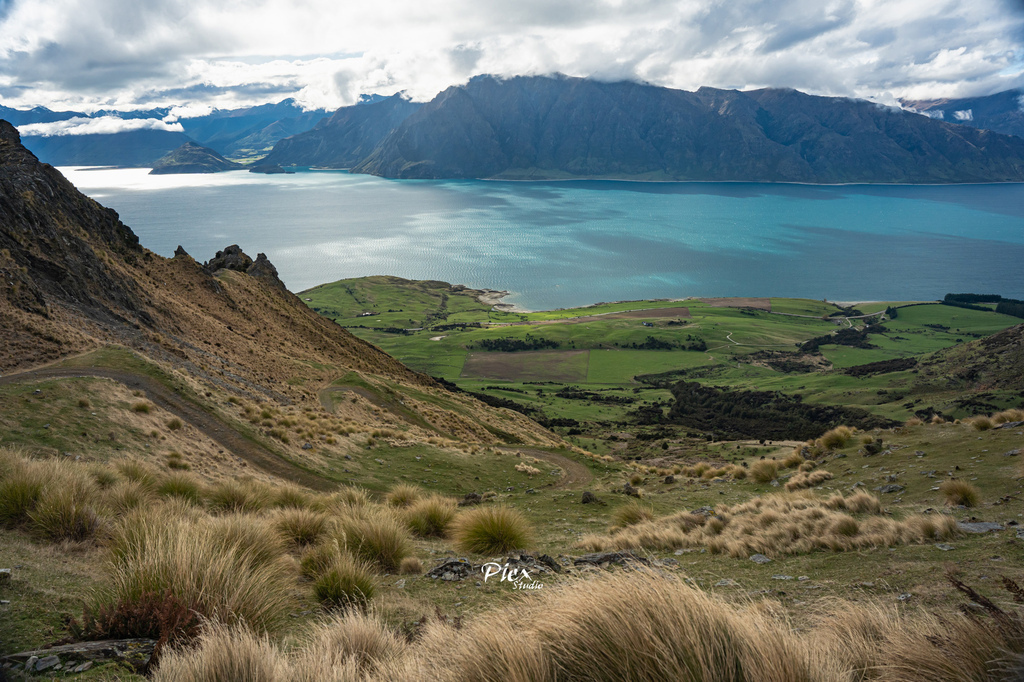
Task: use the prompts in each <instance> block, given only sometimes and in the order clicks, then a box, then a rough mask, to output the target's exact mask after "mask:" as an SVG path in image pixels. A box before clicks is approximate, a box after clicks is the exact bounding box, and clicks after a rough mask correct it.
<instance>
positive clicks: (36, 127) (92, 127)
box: [18, 116, 185, 137]
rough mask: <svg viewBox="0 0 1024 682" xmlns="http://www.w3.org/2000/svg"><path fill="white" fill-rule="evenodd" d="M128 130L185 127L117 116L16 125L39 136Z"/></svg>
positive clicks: (173, 129)
mask: <svg viewBox="0 0 1024 682" xmlns="http://www.w3.org/2000/svg"><path fill="white" fill-rule="evenodd" d="M130 130H165V131H168V132H172V133H181V132H184V131H185V129H184V128H183V127H182V125H181V124H180V123H175V122H167V121H161V120H160V119H155V118H130V119H124V118H118V117H117V116H98V117H96V118H83V117H76V118H71V119H68V120H66V121H54V122H53V123H29V124H26V125H23V126H18V132H19V133H21V134H22V135H25V136H29V135H35V136H39V137H61V136H64V135H110V134H111V133H124V132H127V131H130Z"/></svg>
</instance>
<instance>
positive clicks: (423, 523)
mask: <svg viewBox="0 0 1024 682" xmlns="http://www.w3.org/2000/svg"><path fill="white" fill-rule="evenodd" d="M457 512H458V505H457V504H456V502H455V500H452V499H449V498H447V497H442V496H440V495H431V496H430V497H427V498H423V499H421V500H419V501H417V502H416V503H415V504H413V505H412V506H411V507H409V508H408V509H407V510H406V512H405V518H406V523H407V524H408V526H409V530H410V531H411V532H412V533H413V535H417V536H419V537H421V538H443V537H447V536H448V531H449V529H450V528H451V525H452V522H453V521H454V520H455V515H456V513H457Z"/></svg>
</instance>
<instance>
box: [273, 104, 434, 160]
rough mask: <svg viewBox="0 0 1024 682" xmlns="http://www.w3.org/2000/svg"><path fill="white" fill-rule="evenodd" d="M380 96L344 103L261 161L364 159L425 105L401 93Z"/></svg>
mask: <svg viewBox="0 0 1024 682" xmlns="http://www.w3.org/2000/svg"><path fill="white" fill-rule="evenodd" d="M378 97H379V96H377V95H373V96H371V97H369V98H367V99H365V100H363V101H361V102H360V103H359V104H356V105H354V106H350V107H342V108H341V109H338V110H337V111H336V112H334V115H332V116H331V117H330V118H329V119H326V120H324V121H321V122H320V123H319V124H318V125H317V126H316V127H315V128H313V129H312V130H309V131H307V132H305V133H302V134H301V135H296V136H294V137H289V138H285V139H283V140H280V141H279V142H278V143H277V144H275V145H274V150H273V151H272V152H270V154H268V155H267V157H266V158H265V159H264V160H263V162H262V163H269V164H279V165H282V166H327V167H331V168H348V167H350V166H352V165H354V164H356V163H358V162H360V161H362V160H363V159H364V158H366V157H367V156H368V155H369V154H370V153H371V152H372V151H373V150H374V148H375V147H376V146H377V145H378V144H379V143H380V142H381V141H382V140H383V139H384V138H385V137H387V136H388V135H389V134H391V133H392V132H393V131H394V130H395V129H396V128H398V126H399V125H400V124H401V123H402V122H403V121H405V120H406V119H407V118H408V117H409V116H410V115H411V114H413V112H415V111H416V110H418V109H419V108H420V107H421V106H422V105H421V104H418V103H416V102H410V101H409V100H407V99H405V98H404V97H402V95H401V94H397V95H392V96H391V97H386V98H378ZM375 98H377V99H375Z"/></svg>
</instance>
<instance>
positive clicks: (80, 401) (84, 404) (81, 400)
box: [78, 398, 90, 409]
mask: <svg viewBox="0 0 1024 682" xmlns="http://www.w3.org/2000/svg"><path fill="white" fill-rule="evenodd" d="M78 406H79V407H81V408H83V409H84V408H88V407H90V403H89V401H88V400H86V399H85V398H79V399H78Z"/></svg>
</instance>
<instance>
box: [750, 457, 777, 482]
mask: <svg viewBox="0 0 1024 682" xmlns="http://www.w3.org/2000/svg"><path fill="white" fill-rule="evenodd" d="M778 475H779V465H778V463H777V462H776V461H775V460H771V459H762V460H758V461H757V462H754V463H753V464H752V465H750V477H751V478H753V479H754V480H755V481H757V482H758V483H771V482H772V481H774V480H775V479H776V478H777V477H778Z"/></svg>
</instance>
